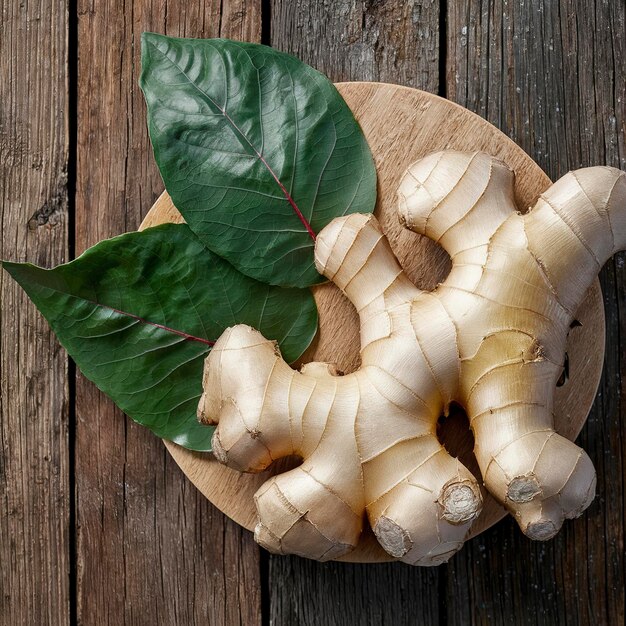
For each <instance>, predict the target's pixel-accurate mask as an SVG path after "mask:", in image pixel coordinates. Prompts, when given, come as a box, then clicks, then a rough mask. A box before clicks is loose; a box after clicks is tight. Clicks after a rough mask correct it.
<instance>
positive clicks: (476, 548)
mask: <svg viewBox="0 0 626 626" xmlns="http://www.w3.org/2000/svg"><path fill="white" fill-rule="evenodd" d="M448 7H449V8H448V21H447V23H448V38H447V71H446V74H447V81H446V84H447V87H448V97H450V98H451V99H453V100H455V101H457V102H459V103H460V104H463V105H464V106H467V107H468V108H470V109H472V110H474V111H476V112H477V113H479V114H480V115H481V116H483V117H485V118H486V119H488V120H489V121H491V122H492V123H493V124H495V125H496V126H498V127H499V128H500V129H501V130H503V131H504V132H505V133H506V134H507V135H509V136H510V137H511V138H512V139H513V140H514V141H515V142H516V143H518V144H519V145H520V146H521V147H522V148H524V149H525V150H526V151H527V152H528V153H529V154H530V155H531V156H532V157H533V158H534V159H535V160H536V161H537V162H538V163H539V164H540V165H541V166H542V168H543V169H544V170H545V171H546V172H547V173H548V174H549V175H550V176H551V177H552V178H557V177H559V176H561V175H563V174H564V173H565V172H567V171H568V170H570V169H575V168H578V167H584V166H589V165H598V164H607V165H612V166H613V167H620V168H622V169H625V166H626V150H625V142H624V133H625V124H626V27H625V15H624V12H625V5H624V3H623V2H622V1H621V0H616V1H614V0H609V1H606V2H601V1H596V2H583V1H579V2H577V1H572V0H561V1H560V2H540V1H537V0H532V1H529V2H525V3H514V2H508V3H501V2H495V1H490V0H485V1H476V0H464V1H459V2H450V3H449V4H448ZM624 258H625V257H624V253H621V254H619V255H617V256H616V257H615V258H614V259H613V260H611V261H609V263H608V264H607V266H606V267H605V268H604V270H603V272H602V274H601V283H602V289H603V292H604V303H605V308H606V323H607V327H606V331H607V334H606V337H607V342H606V354H605V357H604V376H603V378H602V382H601V384H600V388H599V391H598V395H597V398H596V402H595V404H594V407H593V410H592V412H591V415H590V417H589V420H588V422H587V425H586V427H585V429H584V430H583V432H582V434H581V436H580V437H579V438H578V441H579V443H580V445H581V446H582V447H583V448H585V450H586V451H587V452H588V453H589V455H590V457H591V459H592V461H593V462H594V464H595V466H596V470H597V474H598V487H597V494H598V495H597V497H596V500H595V502H594V503H593V504H592V506H591V507H590V508H589V509H588V511H587V512H586V514H585V515H584V517H583V518H582V519H581V520H579V522H577V523H576V524H570V525H566V527H565V528H564V529H563V532H562V533H560V534H559V535H558V536H557V538H556V539H555V540H554V541H551V542H548V543H546V544H535V543H531V542H529V541H528V540H527V539H525V538H524V537H522V536H521V535H520V533H519V531H518V529H517V527H516V526H515V524H514V523H513V522H512V521H510V520H509V521H506V522H503V523H502V524H500V525H498V526H497V527H496V528H494V529H493V530H492V531H490V532H489V533H487V534H485V535H483V536H481V537H479V538H477V539H475V540H474V541H472V542H471V543H470V544H469V545H468V546H467V547H466V550H465V551H464V552H462V553H461V554H459V555H458V556H457V557H456V558H455V559H454V560H453V562H452V564H451V565H450V566H449V576H448V581H447V593H446V607H447V611H448V620H449V623H452V624H480V623H486V622H488V623H492V624H502V623H506V624H513V623H515V624H589V623H597V624H621V623H623V621H624V588H625V581H624V523H625V508H624V506H625V502H626V492H625V488H626V487H625V468H624V458H625V442H626V432H625V428H626V405H625V400H624V397H625V396H624V384H625V383H624V381H625V380H626V371H625V370H624V367H625V364H626V359H625V355H626V352H625V350H626V345H625V343H624V337H626V300H625V299H624V297H625V290H624V285H625V284H626V283H625V278H626V276H625V272H624ZM522 571H523V572H524V575H523V576H520V572H522ZM503 598H506V601H503Z"/></svg>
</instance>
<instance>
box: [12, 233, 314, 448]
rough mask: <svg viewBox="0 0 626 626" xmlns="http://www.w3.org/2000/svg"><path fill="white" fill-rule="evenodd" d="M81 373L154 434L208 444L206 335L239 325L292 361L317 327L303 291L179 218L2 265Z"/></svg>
mask: <svg viewBox="0 0 626 626" xmlns="http://www.w3.org/2000/svg"><path fill="white" fill-rule="evenodd" d="M3 266H4V269H6V270H7V271H8V272H9V274H11V276H12V277H13V278H14V279H15V280H16V281H17V282H18V283H19V284H20V285H21V286H22V287H23V288H24V290H25V291H26V293H27V294H28V295H29V297H30V298H31V300H32V301H33V302H34V303H35V305H36V306H37V308H38V309H39V310H40V311H41V312H42V313H43V315H44V317H45V318H46V319H47V320H48V322H50V325H51V326H52V328H53V330H54V332H55V333H56V334H57V336H58V338H59V341H60V342H61V343H62V344H63V346H64V347H65V348H66V349H67V351H68V352H69V354H70V355H71V356H72V358H73V359H74V360H75V361H76V364H77V365H78V367H80V369H81V370H82V372H83V373H84V374H85V376H87V378H89V379H90V380H92V381H93V382H94V383H95V384H96V385H97V386H98V387H99V388H100V389H101V390H102V391H104V392H105V393H106V394H107V395H109V396H110V397H111V398H112V399H113V400H114V401H115V403H116V404H117V405H118V406H119V407H120V408H121V409H122V410H123V411H125V412H126V413H127V414H128V415H129V416H130V417H132V418H133V419H134V420H136V421H137V422H139V423H140V424H143V425H144V426H147V427H148V428H150V429H151V430H152V431H153V432H155V433H156V434H157V435H159V436H160V437H164V438H166V439H171V440H172V441H175V442H176V443H179V444H181V445H183V446H186V447H188V448H191V449H194V450H210V445H211V436H212V433H213V429H212V428H209V427H207V426H202V425H200V424H199V423H198V421H197V419H196V407H197V405H198V400H199V397H200V394H201V392H202V367H203V362H204V359H205V357H206V355H207V353H208V352H209V351H210V349H211V345H212V343H213V342H214V341H215V340H216V339H217V338H218V337H219V336H220V334H221V333H222V331H223V330H224V329H225V328H226V327H228V326H232V325H233V324H238V323H246V324H249V325H251V326H254V327H255V328H258V329H259V330H260V331H261V332H262V333H263V334H264V335H266V336H267V337H269V338H272V339H276V340H278V342H279V344H280V347H281V350H282V351H283V355H284V356H285V358H286V359H287V360H288V361H293V360H295V359H297V358H298V357H299V356H300V354H301V353H302V352H303V351H304V350H305V349H306V347H307V346H308V345H309V343H310V341H311V339H312V338H313V336H314V335H315V332H316V328H317V310H316V308H315V302H314V301H313V298H312V296H311V294H310V292H309V290H308V289H283V288H280V287H271V286H270V285H266V284H263V283H260V282H257V281H255V280H252V279H251V278H247V277H246V276H243V275H242V274H241V273H240V272H238V271H237V270H235V269H234V268H233V267H232V266H231V265H230V264H228V263H227V262H226V261H224V260H223V259H221V258H220V257H218V256H216V255H215V254H213V253H211V252H209V251H208V250H206V248H205V247H204V246H203V245H202V243H201V242H200V241H199V240H198V238H197V237H195V235H194V234H193V233H192V232H191V231H190V230H189V228H188V227H187V226H186V225H184V224H178V225H175V224H165V225H163V226H157V227H155V228H150V229H148V230H145V231H143V232H139V233H129V234H126V235H121V236H119V237H115V238H114V239H109V240H107V241H103V242H101V243H99V244H98V245H96V246H94V247H93V248H90V249H89V250H87V252H85V253H84V254H83V255H82V256H80V257H79V258H77V259H76V260H75V261H72V262H71V263H68V264H66V265H60V266H58V267H56V268H54V269H51V270H46V269H42V268H40V267H36V266H34V265H30V264H28V263H7V262H4V263H3Z"/></svg>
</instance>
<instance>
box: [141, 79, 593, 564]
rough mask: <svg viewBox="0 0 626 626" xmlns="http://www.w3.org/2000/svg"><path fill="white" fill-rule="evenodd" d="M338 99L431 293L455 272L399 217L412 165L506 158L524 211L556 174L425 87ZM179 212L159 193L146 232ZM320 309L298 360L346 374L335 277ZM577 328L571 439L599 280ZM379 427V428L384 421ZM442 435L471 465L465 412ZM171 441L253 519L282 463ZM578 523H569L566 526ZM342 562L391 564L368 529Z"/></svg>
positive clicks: (588, 368)
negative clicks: (447, 156)
mask: <svg viewBox="0 0 626 626" xmlns="http://www.w3.org/2000/svg"><path fill="white" fill-rule="evenodd" d="M337 88H338V89H339V91H340V93H341V95H342V96H343V97H344V98H345V100H346V102H347V103H348V105H349V106H350V108H351V109H352V111H353V112H354V115H355V116H356V118H357V120H358V121H359V123H360V124H361V127H362V129H363V132H364V133H365V136H366V138H367V141H368V143H369V145H370V148H371V150H372V153H373V155H374V160H375V162H376V169H377V172H378V202H377V207H376V215H377V217H378V219H379V220H380V222H381V224H382V227H383V229H384V231H385V233H386V235H387V237H388V238H389V240H390V242H391V246H392V248H393V250H394V252H395V253H396V256H397V257H398V259H399V260H400V263H401V264H402V266H403V267H404V269H405V270H406V272H407V273H408V275H409V277H410V278H411V279H412V280H413V282H414V283H415V284H416V285H417V286H418V287H421V288H422V289H432V288H434V287H435V286H436V285H437V283H438V282H440V281H441V280H442V279H443V278H444V277H445V275H446V273H447V272H448V270H449V259H448V257H447V255H446V254H445V253H444V252H443V250H442V249H441V248H439V247H438V246H437V245H436V244H434V243H433V242H432V241H430V240H428V239H426V238H423V237H420V236H418V235H416V234H414V233H412V232H409V231H407V230H405V229H403V228H402V227H401V226H400V224H399V222H398V218H397V211H396V189H397V187H398V183H399V181H400V178H401V177H402V175H403V174H404V171H405V170H406V168H407V167H408V166H409V165H410V164H411V163H413V162H414V161H416V160H417V159H419V158H421V157H423V156H425V155H426V154H428V153H430V152H435V151H438V150H443V149H454V150H464V151H475V150H482V151H484V152H487V153H489V154H491V155H493V156H496V157H498V158H500V159H502V160H503V161H505V162H506V163H507V164H508V165H509V166H510V167H511V168H512V169H513V170H514V171H515V174H516V182H515V193H516V199H517V203H518V207H519V208H520V210H521V211H525V210H526V209H527V208H528V207H529V206H531V205H532V204H534V202H535V200H536V199H537V197H538V195H539V194H540V193H541V192H542V191H544V190H545V189H546V188H547V187H548V186H549V185H550V180H549V179H548V177H547V176H546V175H545V174H544V173H543V171H542V170H541V169H540V168H539V166H538V165H537V164H536V163H535V162H534V161H533V160H532V159H531V158H530V157H529V156H528V155H527V154H526V153H525V152H524V151H523V150H521V148H519V147H518V146H517V145H516V144H515V143H513V141H511V140H510V139H509V138H508V137H506V136H505V135H504V134H503V133H501V132H500V131H499V130H497V129H496V128H495V127H494V126H492V125H491V124H489V123H487V122H486V121H484V120H483V119H481V118H480V117H478V116H477V115H475V114H474V113H471V112H470V111H468V110H466V109H464V108H462V107H460V106H458V105H456V104H453V103H452V102H449V101H448V100H444V99H443V98H439V97H438V96H434V95H432V94H429V93H425V92H423V91H418V90H416V89H410V88H408V87H400V86H397V85H389V84H384V83H339V84H338V85H337ZM181 221H183V220H182V217H181V216H180V214H179V213H178V211H177V210H176V209H175V208H174V206H173V205H172V202H171V200H170V198H169V196H168V195H167V194H166V193H163V195H161V197H160V198H159V199H158V200H157V201H156V203H155V204H154V206H153V207H152V209H151V210H150V212H149V213H148V215H147V216H146V218H145V220H144V221H143V223H142V225H141V228H147V227H149V226H155V225H157V224H161V223H163V222H181ZM313 291H314V295H315V300H316V302H317V306H318V309H319V315H320V329H319V333H318V336H317V338H316V340H315V341H314V343H313V345H312V346H311V347H310V348H309V350H307V352H306V354H305V355H304V357H303V358H302V359H301V361H302V362H307V361H311V360H315V361H330V362H333V363H336V364H337V365H338V367H339V369H341V370H343V371H344V372H350V371H353V370H355V369H356V368H358V365H359V326H358V319H357V316H356V312H355V311H354V309H353V308H352V305H351V304H350V303H349V302H348V301H347V300H346V298H344V296H343V295H342V294H341V293H340V292H339V290H338V289H337V288H336V287H335V286H334V285H333V284H330V283H327V284H325V285H320V286H318V287H315V288H314V289H313ZM577 318H578V320H579V321H580V322H581V326H576V327H574V328H573V329H572V331H571V332H570V336H569V339H568V348H567V350H568V356H569V379H568V380H567V381H566V382H565V383H564V384H563V385H562V386H560V387H558V388H557V390H556V403H555V424H556V429H557V431H558V432H559V433H561V434H562V435H564V436H565V437H568V438H570V439H574V438H575V437H576V436H577V435H578V433H579V432H580V430H581V428H582V426H583V424H584V423H585V420H586V418H587V415H588V413H589V410H590V408H591V405H592V403H593V399H594V396H595V393H596V390H597V387H598V383H599V380H600V374H601V371H602V360H603V355H604V309H603V305H602V294H601V292H600V285H599V283H598V281H596V283H595V284H594V286H593V287H592V288H591V290H590V291H589V293H588V294H587V298H586V300H585V303H584V304H583V306H582V307H581V309H580V311H578V315H577ZM381 427H382V426H381ZM440 432H441V437H442V440H443V441H444V443H445V444H446V447H447V448H448V449H449V450H450V451H451V453H453V454H455V455H457V456H459V458H460V459H461V460H462V461H463V462H464V463H465V465H466V466H467V467H469V468H470V469H471V470H472V471H474V472H475V473H476V474H477V476H479V474H478V468H477V464H476V460H475V459H474V457H473V453H472V447H473V438H472V435H471V432H470V431H469V428H468V423H467V419H466V418H465V416H464V415H463V414H462V413H461V412H460V411H459V412H458V413H453V414H452V415H451V416H450V417H448V418H446V419H445V420H444V421H443V422H442V423H441V425H440ZM165 445H166V446H167V448H168V450H169V451H170V453H171V455H172V456H173V457H174V459H175V460H176V462H177V463H178V465H179V466H180V467H181V469H182V470H183V472H184V473H185V474H186V475H187V477H188V478H189V479H190V480H191V482H192V483H193V484H194V485H195V486H196V487H197V488H198V489H199V490H200V491H201V492H202V493H203V494H204V495H205V496H206V497H207V498H208V499H209V500H210V501H211V502H212V503H213V504H214V505H215V506H217V508H219V509H220V510H221V511H223V512H224V513H225V514H226V515H228V516H229V517H231V518H232V519H233V520H235V521H236V522H237V523H239V524H241V525H242V526H244V527H245V528H247V529H249V530H252V529H253V528H254V526H255V524H256V511H255V507H254V502H253V498H252V496H253V494H254V492H255V491H256V490H257V489H258V488H259V487H260V486H261V484H262V483H263V482H264V481H265V480H267V478H268V477H269V476H271V475H272V472H274V473H276V472H277V471H284V464H283V467H282V468H281V467H276V468H273V470H268V471H267V472H264V473H262V474H240V473H239V472H236V471H234V470H231V469H228V468H227V467H224V466H223V465H220V464H219V463H218V462H217V461H216V460H215V459H214V458H213V456H212V455H211V454H209V453H204V454H202V453H196V452H190V451H189V450H185V449H184V448H181V447H179V446H177V445H176V444H173V443H171V442H168V441H166V442H165ZM483 497H484V498H485V505H484V509H483V512H482V514H481V516H480V518H479V519H478V520H476V522H475V523H474V525H473V527H472V530H471V533H470V537H473V536H475V535H477V534H479V533H481V532H482V531H484V530H485V529H487V528H489V527H490V526H492V525H493V524H495V523H496V522H497V521H498V520H500V519H502V517H504V515H505V514H506V512H505V510H504V509H503V508H502V507H501V506H500V505H499V504H498V503H497V502H496V501H495V500H493V498H491V497H490V496H489V494H487V493H486V492H484V493H483ZM569 523H572V522H569ZM341 560H344V561H353V562H382V561H390V560H393V559H391V558H390V557H389V555H387V554H386V553H385V552H384V551H383V550H382V549H381V548H380V547H379V546H378V544H377V542H376V540H375V538H374V536H373V533H371V531H369V530H368V531H367V532H365V533H364V536H363V539H362V541H361V544H360V545H359V546H358V548H357V549H356V550H355V551H354V552H352V553H351V554H349V555H348V556H346V557H344V558H343V559H341Z"/></svg>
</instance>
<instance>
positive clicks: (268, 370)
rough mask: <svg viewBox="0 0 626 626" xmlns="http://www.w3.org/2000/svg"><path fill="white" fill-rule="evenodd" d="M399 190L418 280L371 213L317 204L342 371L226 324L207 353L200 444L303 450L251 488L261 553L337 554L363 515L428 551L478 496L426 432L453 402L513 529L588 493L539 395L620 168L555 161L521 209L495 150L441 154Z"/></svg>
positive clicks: (622, 200) (619, 187)
mask: <svg viewBox="0 0 626 626" xmlns="http://www.w3.org/2000/svg"><path fill="white" fill-rule="evenodd" d="M398 197H399V212H400V219H401V221H402V222H403V223H404V224H405V225H406V227H407V228H410V229H411V230H413V231H415V232H417V233H420V234H423V235H426V236H427V237H430V238H431V239H433V240H434V241H436V242H438V243H439V244H440V245H441V246H443V248H444V249H445V250H446V251H447V252H448V253H449V255H450V257H451V259H452V270H451V272H450V274H449V276H448V277H447V279H446V280H445V281H444V282H443V283H442V284H440V285H439V286H438V287H437V289H436V290H435V291H433V292H430V293H429V292H423V291H420V290H419V289H417V288H416V287H415V286H414V285H413V284H412V283H411V282H410V281H409V280H408V278H407V277H406V276H405V274H404V273H403V271H402V269H401V267H400V266H399V264H398V262H397V260H396V258H395V256H394V255H393V252H392V251H391V248H390V246H389V243H388V241H387V239H386V238H385V236H384V235H383V234H382V232H381V231H380V227H379V225H378V222H377V221H376V219H375V218H374V217H373V216H371V215H367V216H366V215H359V214H353V215H350V216H347V217H343V218H338V219H335V220H334V221H333V222H331V223H330V224H329V225H328V226H327V227H326V228H324V229H323V230H322V231H321V232H320V233H319V235H318V237H317V242H316V247H315V262H316V266H317V268H318V271H319V272H320V273H322V274H323V275H324V276H326V277H328V278H329V279H330V280H332V281H333V282H334V283H335V284H336V285H337V286H338V287H339V288H340V289H341V290H342V291H343V293H344V294H345V295H346V296H347V297H348V298H349V299H350V301H351V302H352V303H353V304H354V306H355V307H356V309H357V311H358V313H359V317H360V324H361V358H362V365H361V368H360V369H359V370H358V371H356V372H354V373H352V374H348V375H345V376H341V375H340V374H339V373H338V372H337V371H335V369H334V367H333V366H332V365H328V364H325V363H310V364H308V365H305V366H304V367H303V368H302V370H301V371H300V372H297V371H295V370H293V369H292V368H290V367H289V366H288V365H287V364H286V363H285V362H284V361H283V359H282V358H281V355H280V352H279V350H278V348H277V347H276V344H275V343H274V342H272V341H269V340H267V339H265V338H264V337H263V336H262V335H261V334H260V333H259V332H258V331H256V330H254V329H252V328H250V327H247V326H243V325H239V326H235V327H233V328H229V329H227V330H226V331H225V332H224V333H223V334H222V336H221V337H220V338H219V340H218V341H217V343H216V344H215V346H214V348H213V350H212V351H211V353H210V354H209V356H208V357H207V359H206V364H205V372H204V379H203V387H204V394H203V396H202V398H201V400H200V404H199V408H198V415H199V417H200V419H201V420H202V421H203V422H205V423H207V424H218V427H217V429H216V431H215V435H214V438H213V450H214V454H215V456H216V457H217V459H219V460H220V461H221V462H223V463H226V464H227V465H229V466H230V467H233V468H236V469H239V470H240V471H246V472H257V471H261V470H263V469H265V468H267V467H268V466H269V465H270V464H271V463H272V462H273V461H274V460H275V459H278V458H280V457H283V456H288V455H298V456H300V457H301V458H302V459H303V462H302V464H301V465H300V466H299V467H296V468H295V469H293V470H291V471H289V472H286V473H284V474H280V475H278V476H275V477H273V478H271V479H270V480H268V481H267V482H266V483H265V484H264V485H263V486H262V487H261V488H260V489H259V490H258V492H257V493H256V495H255V501H256V506H257V511H258V516H259V522H258V525H257V527H256V532H255V537H256V539H257V541H258V542H259V543H260V544H261V545H263V546H264V547H266V548H267V549H269V550H270V551H272V552H278V553H283V554H286V553H291V554H299V555H301V556H305V557H309V558H314V559H318V560H328V559H334V558H337V557H339V556H341V555H344V554H346V553H348V552H349V551H351V550H352V549H354V547H355V546H356V545H357V543H358V541H359V537H360V535H361V531H362V527H363V517H364V513H366V514H367V517H368V520H369V523H370V525H371V527H372V529H373V530H374V533H375V535H376V537H377V539H378V541H379V543H380V545H381V546H382V547H383V548H384V549H385V550H386V551H387V552H388V553H389V554H390V555H391V556H393V557H396V558H398V559H401V560H402V561H404V562H406V563H411V564H414V565H436V564H439V563H442V562H444V561H446V560H447V559H448V558H449V557H450V556H451V555H452V554H454V553H455V552H456V551H457V550H458V549H459V548H460V547H461V546H462V544H463V541H464V539H465V537H466V535H467V533H468V531H469V528H470V526H471V524H472V522H473V520H474V519H476V517H477V516H478V515H479V514H480V511H481V505H482V497H481V491H480V487H479V485H478V483H477V481H476V479H475V478H474V477H473V476H472V474H471V473H470V472H469V471H468V470H467V469H466V468H465V467H464V466H463V465H462V464H461V463H460V462H459V461H458V460H457V459H455V458H453V457H451V456H450V455H449V454H448V453H447V452H446V450H445V449H444V448H443V447H442V445H441V444H440V443H439V441H438V439H437V435H436V424H437V420H438V418H439V417H440V416H441V415H442V414H445V413H446V412H447V409H448V406H449V404H450V403H451V402H452V401H455V402H457V403H459V404H460V405H461V406H463V407H464V408H465V410H466V412H467V414H468V417H469V419H470V425H471V428H472V430H473V432H474V437H475V441H476V445H475V454H476V457H477V460H478V463H479V466H480V470H481V473H482V478H483V481H484V484H485V486H486V488H487V490H488V491H489V492H490V493H491V494H492V495H494V496H495V497H496V498H497V499H498V501H499V502H501V503H502V504H503V505H504V506H505V507H506V508H507V509H508V510H509V511H510V512H511V513H512V514H513V515H514V516H515V518H516V519H517V521H518V523H519V525H520V527H521V529H522V531H523V532H524V533H525V534H526V535H528V536H529V537H531V538H533V539H540V540H545V539H549V538H550V537H552V536H554V534H556V532H557V531H558V530H559V528H560V527H561V525H562V523H563V520H564V519H565V518H573V517H577V516H578V515H580V514H581V513H582V511H583V510H584V509H585V508H586V507H587V506H588V505H589V504H590V502H591V501H592V499H593V497H594V495H595V471H594V468H593V465H592V463H591V461H590V460H589V457H588V456H587V455H586V454H585V452H584V451H583V450H581V449H580V448H579V447H577V446H576V445H575V444H573V443H571V442H570V441H568V440H567V439H565V438H563V437H561V436H560V435H558V434H557V433H555V432H554V430H553V415H552V409H553V396H554V389H555V386H556V382H557V380H558V378H559V376H560V375H561V372H562V369H563V362H564V353H565V341H566V337H567V332H568V330H569V327H570V324H571V323H572V321H573V319H574V315H575V313H576V310H577V308H578V306H579V305H580V303H581V301H582V298H583V297H584V295H585V293H586V291H587V289H588V288H589V286H590V285H591V282H592V280H593V279H594V278H595V276H596V275H597V273H598V271H599V270H600V268H601V267H602V265H603V264H604V262H605V261H606V260H607V259H608V258H609V257H610V256H612V255H613V254H614V253H615V252H617V251H619V250H622V249H624V248H626V174H625V173H624V172H620V171H619V170H616V169H613V168H609V167H593V168H587V169H581V170H578V171H576V172H571V173H569V174H567V175H566V176H564V177H563V178H561V179H560V180H559V181H558V182H556V183H555V184H554V185H552V187H550V189H548V190H547V191H546V192H545V193H544V194H543V195H542V196H541V197H540V199H539V200H538V202H537V204H536V205H535V207H534V208H532V209H531V210H530V211H529V212H528V213H527V214H525V215H522V214H520V213H518V211H517V209H516V206H515V202H514V196H513V173H512V172H511V170H510V169H509V168H508V167H507V166H506V165H505V164H504V163H502V162H500V161H498V160H497V159H495V158H492V157H490V156H488V155H486V154H483V153H474V154H466V153H460V152H453V151H445V152H440V153H437V154H433V155H430V156H428V157H426V158H424V159H421V160H420V161H418V162H416V163H415V164H413V165H412V166H411V167H409V169H408V170H407V172H406V174H405V175H404V177H403V179H402V181H401V183H400V187H399V191H398Z"/></svg>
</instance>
